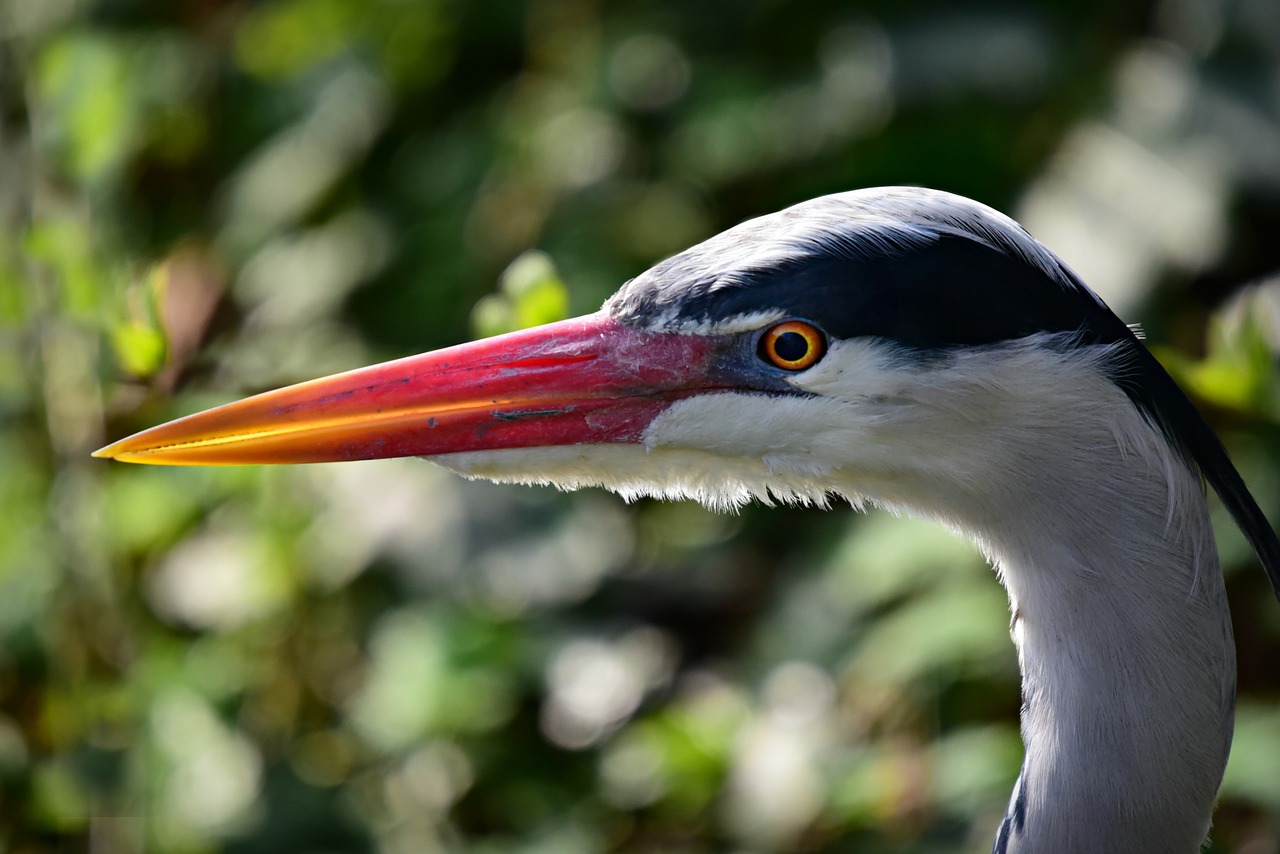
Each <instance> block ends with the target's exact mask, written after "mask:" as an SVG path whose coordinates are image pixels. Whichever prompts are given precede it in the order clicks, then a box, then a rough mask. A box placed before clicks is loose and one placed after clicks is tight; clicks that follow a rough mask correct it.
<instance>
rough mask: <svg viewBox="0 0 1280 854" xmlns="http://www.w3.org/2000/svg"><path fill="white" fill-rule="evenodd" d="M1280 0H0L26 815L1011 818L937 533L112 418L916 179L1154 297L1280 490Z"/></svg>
mask: <svg viewBox="0 0 1280 854" xmlns="http://www.w3.org/2000/svg"><path fill="white" fill-rule="evenodd" d="M1276 33H1280V11H1278V7H1277V6H1276V4H1274V3H1271V2H1267V0H1246V2H1235V3H1227V2H1223V0H1207V2H1198V1H1197V2H1193V0H1157V2H1149V3H1141V4H1114V3H1104V2H1101V0H1090V2H1085V3H1083V4H1082V3H1080V2H1075V1H1074V0H1073V2H1066V0H1054V2H1042V3H1039V4H1034V5H1027V4H1023V5H1010V4H991V5H987V4H981V3H962V4H955V3H945V2H940V0H938V1H937V2H917V3H905V4H904V3H885V2H869V3H864V4H857V5H854V4H850V3H841V2H834V0H826V2H818V3H809V4H801V5H796V4H790V5H788V4H781V3H769V2H744V3H725V2H713V3H706V4H701V5H698V4H690V3H678V2H675V0H657V2H646V3H639V2H621V3H603V2H599V0H528V2H521V3H495V2H488V0H479V2H460V1H459V0H448V2H446V0H374V1H373V2H370V0H262V2H249V0H190V2H180V3H164V2H147V0H78V2H73V0H38V2H36V0H0V850H4V851H13V852H32V854H34V852H44V851H49V852H52V851H60V852H66V851H78V850H84V851H93V852H134V851H175V852H213V851H226V852H241V853H242V854H249V852H266V851H271V852H276V851H312V850H314V851H321V850H323V851H352V852H358V851H383V852H405V851H414V852H419V851H455V850H456V851H463V850H465V851H479V852H494V854H498V852H540V851H545V852H557V854H561V852H595V851H626V852H644V851H677V852H691V854H692V852H711V851H722V850H739V851H791V852H814V851H859V852H908V851H910V852H951V851H978V850H986V849H988V848H989V846H990V840H991V838H992V835H993V833H994V829H995V826H996V824H997V822H998V820H999V817H1000V815H1001V814H1002V812H1003V809H1004V804H1005V801H1006V799H1007V797H1008V793H1009V790H1010V787H1011V785H1012V782H1013V779H1014V777H1015V775H1016V773H1017V769H1018V765H1019V762H1020V756H1021V751H1020V745H1019V741H1018V734H1017V729H1016V717H1017V711H1018V704H1019V700H1018V687H1017V669H1016V662H1015V659H1014V656H1013V650H1012V646H1011V644H1010V643H1009V641H1008V639H1007V633H1006V629H1005V626H1006V621H1007V607H1006V604H1005V602H1004V598H1003V595H1002V593H1001V591H1000V589H999V587H998V586H997V585H996V583H995V580H994V579H993V578H992V577H991V573H990V571H989V570H987V569H986V567H985V566H984V565H983V563H982V561H981V559H980V557H979V556H978V555H977V554H976V553H975V552H974V551H973V549H971V548H970V547H968V546H967V545H965V544H964V543H961V542H960V541H958V540H956V539H954V538H952V537H950V536H949V535H948V534H946V533H945V532H941V531H939V530H937V529H935V528H933V527H931V526H928V525H924V524H923V523H919V522H914V521H911V520H905V519H896V518H891V517H887V516H884V515H875V514H873V515H871V516H868V517H855V516H854V514H852V513H850V512H847V511H839V510H837V511H835V512H826V513H823V512H820V511H816V510H804V509H796V508H790V509H787V508H773V509H765V508H748V509H747V510H745V511H744V512H743V513H742V514H741V515H740V516H716V515H713V514H710V513H708V512H706V511H704V510H701V509H699V508H697V507H692V506H683V505H674V506H668V505H661V504H655V503H651V502H641V503H639V504H637V505H635V506H625V505H622V504H621V503H620V502H618V501H617V500H615V499H614V498H612V497H611V496H607V495H603V494H597V493H584V494H575V495H561V494H558V493H555V492H553V491H550V490H527V489H517V488H501V487H495V486H490V485H485V484H477V483H468V482H463V481H460V480H458V479H456V478H453V477H451V476H448V475H446V474H444V473H442V472H440V471H438V470H436V469H435V468H433V467H432V466H430V465H428V464H426V463H422V462H418V461H384V462H376V463H367V464H359V465H339V466H317V467H306V468H299V469H295V470H256V469H243V470H236V469H224V470H197V469H192V470H163V469H149V468H141V467H130V466H123V465H114V464H108V463H104V462H101V461H97V460H92V459H90V458H89V457H88V454H89V453H90V452H91V451H92V450H93V449H94V448H95V447H97V446H99V445H101V444H103V443H105V442H106V441H107V440H108V439H113V438H117V437H119V436H121V435H124V434H126V433H128V432H131V431H133V430H136V429H140V428H142V427H145V426H149V425H151V424H154V423H156V422H158V421H160V420H163V419H166V418H169V417H173V416H176V415H179V414H182V413H185V412H188V411H192V410H194V409H198V408H202V407H204V406H208V405H212V404H214V403H217V402H221V401H224V400H226V399H229V398H231V397H236V396H240V395H242V394H245V393H248V392H252V391H256V390H259V389H262V388H266V387H271V386H275V385H279V384H282V383H285V382H291V381H296V380H300V379H304V378H308V377H312V376H316V375H319V374H322V373H327V372H330V371H335V370H339V369H344V368H349V367H353V366H356V365H359V364H364V363H367V362H370V361H372V360H374V359H378V358H384V357H390V356H395V355H403V354H406V353H409V352H413V351H416V350H421V349H426V348H428V347H433V346H439V345H442V344H447V343H454V342H457V341H459V340H463V339H465V338H468V337H471V336H472V335H473V334H479V333H483V334H490V333H493V332H497V331H502V330H506V329H510V328H516V327H519V326H524V325H529V324H533V323H539V322H543V321H546V320H550V319H554V318H557V317H561V316H565V315H568V314H574V313H582V312H587V311H592V310H594V309H595V308H596V307H598V305H599V304H600V302H601V301H602V300H603V299H604V298H605V297H606V296H607V295H608V294H609V293H610V292H612V290H613V289H614V288H616V287H617V286H618V285H619V284H620V283H621V282H622V281H624V280H625V279H627V278H628V277H630V276H633V275H635V274H636V273H638V272H640V271H641V270H643V269H644V268H645V267H646V266H647V265H649V264H650V263H652V262H654V261H655V260H657V259H659V258H661V257H663V256H664V255H666V254H669V253H671V252H674V251H677V250H679V249H681V248H683V247H684V246H687V245H689V244H690V243H693V242H695V241H697V240H699V239H701V238H704V237H706V236H709V235H710V234H713V233H715V232H716V231H718V230H720V229H721V228H724V227H727V226H729V225H731V224H733V223H735V222H737V221H739V220H741V219H743V218H745V217H747V216H751V215H755V214H760V213H764V212H768V211H771V210H774V209H777V208H779V207H781V206H783V205H785V204H788V203H791V202H794V201H797V200H800V199H803V198H806V197H809V196H813V195H817V194H820V193H824V192H832V191H836V190H842V189H847V188H851V187H857V186H868V185H875V184H883V183H895V182H896V183H913V184H928V185H934V186H938V187H942V188H945V189H949V190H953V191H957V192H961V193H965V194H968V195H971V196H974V197H976V198H979V199H981V200H983V201H985V202H988V203H991V204H993V205H995V206H997V207H1000V208H1003V209H1005V210H1008V211H1009V212H1010V213H1013V214H1015V215H1017V216H1019V217H1020V218H1022V219H1024V221H1026V222H1027V224H1029V225H1030V226H1031V227H1032V228H1033V230H1034V231H1036V233H1037V234H1039V235H1040V236H1042V237H1043V238H1045V239H1046V240H1047V241H1048V242H1049V243H1050V244H1051V245H1052V246H1054V248H1056V249H1058V250H1059V251H1061V252H1062V253H1063V254H1064V256H1066V257H1067V259H1068V261H1069V262H1070V263H1072V264H1074V265H1077V266H1078V267H1079V268H1080V269H1081V271H1082V272H1084V273H1085V275H1086V278H1088V279H1089V280H1090V281H1091V283H1092V284H1094V285H1095V286H1096V287H1097V288H1098V289H1099V290H1100V291H1102V292H1103V293H1104V294H1105V295H1106V296H1107V298H1108V299H1109V300H1112V301H1113V303H1114V304H1115V305H1117V307H1119V308H1120V309H1121V310H1122V311H1123V313H1124V314H1125V315H1126V317H1127V318H1129V319H1139V318H1140V319H1142V320H1143V322H1144V323H1145V325H1146V326H1147V328H1148V330H1149V334H1150V338H1151V340H1152V342H1153V344H1154V345H1156V347H1157V349H1158V352H1159V353H1160V355H1161V357H1162V358H1163V359H1164V360H1165V361H1166V363H1167V364H1169V365H1170V367H1171V368H1172V369H1173V370H1174V371H1175V372H1176V374H1177V375H1178V377H1179V378H1180V379H1181V380H1182V381H1183V382H1184V383H1185V384H1186V385H1187V387H1188V388H1189V389H1190V390H1191V391H1192V392H1193V393H1194V394H1195V395H1196V396H1197V397H1198V399H1199V400H1200V401H1201V402H1202V403H1203V404H1205V406H1206V408H1207V412H1208V414H1209V415H1210V416H1211V417H1212V419H1213V420H1214V422H1215V424H1216V425H1217V426H1218V428H1219V429H1220V431H1221V432H1222V433H1223V435H1224V437H1225V439H1226V440H1227V441H1228V444H1229V445H1230V446H1231V449H1232V452H1233V454H1234V456H1235V457H1236V458H1237V460H1238V461H1239V462H1240V465H1241V468H1242V470H1243V472H1244V474H1245V476H1246V478H1247V479H1248V480H1249V481H1250V484H1251V485H1252V486H1253V487H1254V489H1255V491H1256V493H1257V495H1258V496H1259V499H1260V500H1261V501H1262V503H1263V506H1264V509H1265V510H1266V511H1267V512H1268V513H1269V514H1270V515H1271V517H1272V518H1273V519H1275V518H1280V484H1278V482H1277V479H1276V475H1275V473H1276V472H1277V471H1280V431H1278V430H1277V423H1278V421H1280V403H1278V401H1280V387H1278V385H1277V374H1276V354H1277V348H1278V346H1280V310H1278V309H1277V308H1276V306H1277V304H1278V303H1277V299H1280V297H1278V296H1277V294H1280V278H1277V271H1280V244H1278V243H1277V242H1276V240H1275V230H1276V226H1277V223H1280V90H1277V85H1278V83H1277V81H1280V42H1277V40H1276ZM1245 285H1249V287H1247V288H1246V287H1244V286H1245ZM1219 530H1220V534H1221V538H1222V551H1223V556H1224V564H1225V569H1226V571H1227V572H1228V574H1229V587H1230V593H1231V596H1232V600H1233V606H1234V612H1235V615H1236V620H1237V635H1238V638H1239V646H1240V660H1241V667H1240V691H1241V706H1240V714H1239V727H1238V731H1237V736H1236V748H1235V752H1234V754H1233V758H1232V764H1231V766H1230V768H1229V769H1228V773H1227V778H1226V782H1225V784H1224V789H1223V804H1222V807H1221V808H1220V810H1219V812H1218V815H1217V818H1216V820H1215V830H1214V840H1215V841H1214V847H1213V850H1214V851H1221V852H1226V851H1245V850H1248V851H1265V850H1276V849H1277V847H1278V846H1280V790H1278V789H1277V781H1280V712H1278V711H1277V710H1278V709H1280V665H1278V664H1277V662H1280V609H1277V607H1276V603H1275V602H1274V600H1273V599H1272V598H1271V595H1270V593H1269V592H1268V590H1267V588H1266V584H1265V581H1264V579H1263V578H1262V577H1261V573H1259V572H1257V571H1255V568H1254V567H1253V566H1252V556H1251V555H1250V554H1249V552H1248V549H1247V546H1245V544H1244V543H1243V540H1242V538H1241V537H1240V536H1239V535H1238V533H1236V532H1235V531H1234V530H1233V529H1232V528H1231V527H1230V525H1229V524H1227V523H1226V522H1225V520H1223V524H1222V525H1220V526H1219Z"/></svg>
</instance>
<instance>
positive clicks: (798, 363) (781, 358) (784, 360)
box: [760, 320, 827, 371]
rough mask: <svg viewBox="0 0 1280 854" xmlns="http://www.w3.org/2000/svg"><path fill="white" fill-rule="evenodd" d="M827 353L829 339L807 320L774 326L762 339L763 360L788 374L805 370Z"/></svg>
mask: <svg viewBox="0 0 1280 854" xmlns="http://www.w3.org/2000/svg"><path fill="white" fill-rule="evenodd" d="M826 352H827V337H826V335H824V334H823V333H822V330H820V329H818V328H817V327H816V326H813V325H811V324H808V323H805V322H804V321H803V320H788V321H786V322H785V323H779V324H778V325H777V326H773V327H770V328H769V329H766V330H765V333H764V335H763V336H761V338H760V358H762V359H764V360H765V361H766V362H768V363H769V364H771V365H773V366H775V367H778V368H782V369H783V370H784V371H803V370H804V369H805V368H808V367H811V366H812V365H813V364H815V363H816V362H817V361H818V360H819V359H821V358H822V357H823V356H824V355H825V354H826Z"/></svg>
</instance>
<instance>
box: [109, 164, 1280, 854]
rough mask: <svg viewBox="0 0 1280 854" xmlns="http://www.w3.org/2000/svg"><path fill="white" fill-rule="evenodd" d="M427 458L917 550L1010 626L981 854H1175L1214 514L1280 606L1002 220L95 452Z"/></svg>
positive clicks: (676, 295)
mask: <svg viewBox="0 0 1280 854" xmlns="http://www.w3.org/2000/svg"><path fill="white" fill-rule="evenodd" d="M95 455H96V456H99V457H108V458H114V459H116V460H123V461H126V462H134V463H155V464H164V465H220V464H267V463H304V462H322V461H337V460H357V459H370V458H378V457H397V456H421V457H427V458H429V459H431V460H432V461H434V462H436V463H439V464H440V465H442V466H444V467H446V468H448V469H452V470H453V471H456V472H459V473H461V474H462V475H465V476H467V477H473V478H487V479H491V480H495V481H501V482H514V483H532V484H553V485H555V486H558V487H561V488H565V489H576V488H579V487H587V486H599V487H605V488H607V489H610V490H612V491H614V492H617V493H619V494H621V495H622V496H624V497H626V498H628V499H634V498H638V497H641V496H653V497H657V498H663V499H692V500H695V501H698V502H701V503H702V504H704V505H707V506H709V507H712V508H717V509H726V508H734V507H737V506H739V505H742V504H743V503H744V502H747V501H750V500H752V499H758V500H763V501H765V502H798V503H808V504H816V505H821V506H827V505H828V504H829V503H831V502H832V501H833V500H839V499H846V500H848V501H849V502H850V503H852V504H853V505H854V506H856V507H861V506H863V505H875V506H880V507H884V508H888V509H891V510H893V511H895V512H902V511H905V512H910V513H914V514H917V515H920V516H923V517H926V518H929V519H933V520H936V521H938V522H940V523H942V524H944V525H946V526H948V527H949V528H951V529H953V530H956V531H959V532H962V533H963V534H965V535H967V536H968V537H969V538H971V539H972V540H973V541H975V542H976V543H977V544H978V546H979V547H980V548H981V550H982V551H983V553H984V555H985V556H986V557H987V559H988V560H989V562H990V563H991V565H992V566H993V567H994V569H995V573H996V575H997V577H998V579H999V581H1000V582H1001V583H1002V584H1003V585H1004V587H1005V589H1006V591H1007V593H1008V598H1009V603H1010V610H1011V615H1012V620H1011V634H1012V638H1013V642H1014V645H1015V647H1016V650H1017V656H1018V664H1019V670H1020V674H1021V690H1022V708H1021V731H1022V739H1023V743H1024V749H1025V750H1024V760H1023V764H1022V768H1021V771H1020V773H1019V775H1018V777H1017V780H1016V783H1015V786H1014V790H1013V793H1012V796H1011V798H1010V802H1009V807H1008V810H1007V812H1006V814H1005V816H1004V818H1003V820H1002V822H1001V824H1000V826H999V829H998V832H997V837H996V840H995V844H994V848H993V850H994V851H995V852H996V854H1014V853H1015V852H1017V854H1029V853H1030V852H1055V854H1061V852H1091V854H1098V852H1126V854H1132V852H1164V853H1165V854H1167V852H1193V851H1198V850H1199V849H1200V847H1201V845H1202V844H1203V843H1204V841H1205V839H1206V837H1207V834H1208V832H1209V826H1210V820H1211V814H1212V810H1213V805H1214V800H1215V797H1216V795H1217V791H1218V787H1219V785H1220V783H1221V781H1222V775H1223V770H1224V768H1225V765H1226V761H1227V756H1228V753H1229V750H1230V744H1231V738H1232V731H1233V714H1234V705H1235V688H1236V677H1235V646H1234V640H1233V636H1232V629H1231V616H1230V612H1229V610H1228V605H1227V600H1226V594H1225V589H1224V584H1223V580H1222V574H1221V572H1220V569H1219V563H1218V557H1217V550H1216V545H1215V541H1214V535H1213V531H1212V529H1211V527H1210V519H1209V509H1208V503H1207V500H1206V489H1205V483H1206V482H1207V483H1208V484H1209V485H1211V486H1212V487H1213V489H1214V490H1215V491H1216V492H1217V494H1218V495H1219V496H1220V498H1221V501H1222V503H1223V504H1224V505H1225V507H1226V508H1227V510H1229V511H1230V514H1231V516H1232V517H1233V519H1234V521H1235V522H1236V524H1237V525H1239V527H1240V528H1241V530H1242V531H1243V533H1244V534H1245V536H1246V537H1247V539H1248V540H1249V542H1250V544H1251V545H1252V547H1253V549H1254V551H1255V552H1256V553H1257V555H1258V558H1259V560H1260V562H1261V564H1262V566H1263V568H1264V569H1265V571H1266V573H1267V575H1268V577H1269V579H1270V582H1271V585H1272V587H1273V589H1275V590H1276V591H1277V595H1278V596H1280V541H1278V540H1277V538H1276V535H1275V533H1274V531H1273V530H1272V529H1271V527H1270V525H1269V524H1268V523H1267V520H1266V518H1265V516H1264V514H1263V513H1262V511H1261V510H1260V509H1259V507H1258V505H1257V503H1256V502H1255V500H1254V499H1253V497H1252V496H1251V495H1250V493H1249V490H1248V489H1247V487H1246V486H1245V483H1244V481H1243V480H1242V478H1241V476H1240V474H1239V473H1238V472H1237V470H1236V469H1235V468H1234V467H1233V465H1232V463H1231V461H1230V459H1229V457H1228V455H1227V452H1226V451H1225V449H1224V447H1223V445H1222V443H1221V442H1220V440H1219V439H1218V437H1217V436H1216V435H1215V433H1214V432H1213V430H1212V428H1211V427H1210V426H1209V425H1208V424H1207V422H1206V421H1205V420H1204V419H1203V418H1202V416H1201V415H1200V414H1199V413H1198V412H1197V410H1196V408H1195V406H1194V405H1193V404H1192V403H1191V402H1190V400H1189V399H1188V398H1187V397H1186V395H1185V394H1184V393H1183V392H1182V391H1181V390H1180V389H1179V387H1178V386H1177V384H1176V383H1175V382H1174V380H1173V379H1172V378H1171V377H1170V376H1169V374H1168V373H1167V372H1166V371H1165V370H1164V369H1163V368H1162V367H1161V365H1160V364H1159V362H1158V361H1157V360H1156V359H1155V358H1154V357H1153V356H1152V354H1151V353H1150V352H1149V351H1148V350H1147V349H1146V347H1145V346H1144V345H1143V343H1142V341H1141V339H1140V337H1139V335H1138V334H1137V332H1136V331H1135V329H1133V328H1131V327H1129V326H1127V325H1126V324H1125V323H1124V322H1123V321H1122V320H1121V319H1120V318H1119V317H1118V316H1117V315H1116V314H1114V313H1113V312H1112V311H1111V310H1110V309H1109V308H1108V307H1107V305H1106V304H1105V303H1104V302H1103V301H1102V300H1101V299H1100V298H1099V297H1098V296H1097V295H1096V294H1095V293H1094V292H1093V291H1092V290H1090V288H1089V287H1088V286H1087V285H1086V284H1085V283H1084V282H1083V281H1082V280H1081V279H1080V277H1079V276H1077V275H1076V274H1075V273H1074V272H1073V271H1072V270H1071V269H1070V268H1069V267H1068V266H1067V264H1065V263H1064V262H1063V261H1062V260H1060V259H1059V258H1058V257H1057V256H1056V255H1055V254H1053V253H1052V252H1051V251H1050V250H1049V249H1047V248H1046V247H1045V246H1044V245H1042V244H1041V243H1040V242H1038V241H1037V240H1036V239H1035V238H1033V237H1032V236H1031V235H1030V234H1029V233H1028V232H1027V231H1025V230H1024V229H1023V228H1022V227H1021V226H1019V225H1018V224H1017V223H1016V222H1015V221H1014V220H1012V219H1010V218H1008V217H1007V216H1005V215H1003V214H1001V213H999V212H997V211H996V210H994V209H992V208H989V207H987V206H985V205H983V204H980V203H978V202H975V201H973V200H970V199H967V198H964V197H961V196H957V195H953V194H949V193H945V192H941V191H936V190H927V189H921V188H910V187H887V188H876V189H865V190H856V191H851V192H845V193H839V194H834V195H828V196H823V197H820V198H816V199H813V200H810V201H806V202H803V203H800V204H797V205H794V206H792V207H789V208H786V209H784V210H781V211H779V212H776V213H773V214H769V215H766V216H762V217H759V218H756V219H752V220H748V221H746V222H744V223H742V224H740V225H737V226H735V227H733V228H730V229H729V230H727V231H725V232H723V233H721V234H719V235H717V236H715V237H712V238H710V239H708V240H706V241H705V242H703V243H700V244H698V245H695V246H693V247H691V248H689V249H687V250H685V251H683V252H680V253H678V254H676V255H674V256H672V257H670V258H668V259H666V260H664V261H661V262H660V263H658V264H657V265H656V266H654V267H652V268H650V269H649V270H647V271H646V272H644V273H642V274H640V275H639V276H636V277H635V278H634V279H631V280H630V281H628V282H626V283H625V284H624V285H623V286H622V287H621V288H620V289H619V290H618V291H617V292H616V293H615V294H614V295H613V296H612V297H610V298H609V299H608V300H607V301H606V302H605V303H604V305H603V307H602V308H601V310H600V311H598V312H596V313H594V314H589V315H585V316H582V317H578V318H574V319H570V320H564V321H559V322H555V323H550V324H547V325H544V326H540V327H536V328H533V329H527V330H523V331H518V332H513V333H509V334H506V335H501V336H497V337H494V338H489V339H485V340H480V341H475V342H471V343H467V344H462V345H459V346H455V347H449V348H446V349H442V350H436V351H433V352H428V353H424V354H420V355H415V356H410V357H407V358H403V359H398V360H395V361H391V362H386V363H382V364H379V365H374V366H371V367H365V368H360V369H356V370H353V371H349V372H346V373H342V374H337V375H334V376H331V377H326V378H321V379H316V380H312V381H310V382H303V383H300V384H297V385H293V386H289V387H286V388H283V389H278V390H275V391H270V392H266V393H263V394H260V395H257V396H254V397H250V398H247V399H244V400H240V401H238V402H234V403H230V404H227V405H225V406H221V407H218V408H215V409H211V410H208V411H205V412H201V413H197V414H194V415H190V416H187V417H185V418H180V419H178V420H176V421H172V422H170V423H167V424H163V425H160V426H158V427H154V428H152V429H149V430H145V431H143V432H141V433H138V434H135V435H133V436H130V437H128V438H125V439H122V440H120V441H118V442H115V443H114V444H111V445H108V446H107V447H105V448H102V449H101V450H99V451H97V452H96V454H95Z"/></svg>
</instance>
